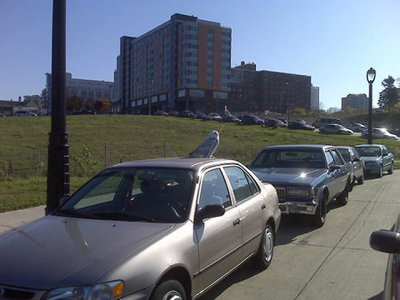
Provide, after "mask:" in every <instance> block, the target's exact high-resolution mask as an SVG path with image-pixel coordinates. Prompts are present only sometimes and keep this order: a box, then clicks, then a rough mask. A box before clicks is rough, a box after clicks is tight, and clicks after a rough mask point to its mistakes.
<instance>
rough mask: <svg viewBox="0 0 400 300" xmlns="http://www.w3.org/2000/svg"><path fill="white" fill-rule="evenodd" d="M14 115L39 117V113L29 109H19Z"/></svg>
mask: <svg viewBox="0 0 400 300" xmlns="http://www.w3.org/2000/svg"><path fill="white" fill-rule="evenodd" d="M14 117H37V114H35V113H34V112H31V111H27V110H19V111H16V112H15V113H14Z"/></svg>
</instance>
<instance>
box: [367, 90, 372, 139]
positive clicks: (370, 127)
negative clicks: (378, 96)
mask: <svg viewBox="0 0 400 300" xmlns="http://www.w3.org/2000/svg"><path fill="white" fill-rule="evenodd" d="M368 144H369V145H371V144H372V82H370V83H369V109H368Z"/></svg>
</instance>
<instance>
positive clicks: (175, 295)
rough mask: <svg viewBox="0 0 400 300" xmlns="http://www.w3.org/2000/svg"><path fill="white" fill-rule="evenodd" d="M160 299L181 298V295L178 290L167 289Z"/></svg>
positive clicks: (180, 299) (176, 299) (171, 299)
mask: <svg viewBox="0 0 400 300" xmlns="http://www.w3.org/2000/svg"><path fill="white" fill-rule="evenodd" d="M162 300H182V295H181V294H180V293H179V292H178V291H169V292H168V293H166V294H165V295H164V297H163V298H162Z"/></svg>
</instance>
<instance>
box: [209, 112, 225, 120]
mask: <svg viewBox="0 0 400 300" xmlns="http://www.w3.org/2000/svg"><path fill="white" fill-rule="evenodd" d="M208 117H209V118H210V120H212V121H218V122H221V121H222V118H221V116H220V115H219V114H217V113H216V112H212V113H209V114H208Z"/></svg>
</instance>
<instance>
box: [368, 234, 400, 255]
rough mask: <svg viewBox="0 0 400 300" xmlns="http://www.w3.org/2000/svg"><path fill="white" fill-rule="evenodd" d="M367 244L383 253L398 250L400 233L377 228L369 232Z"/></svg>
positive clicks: (399, 249) (399, 250)
mask: <svg viewBox="0 0 400 300" xmlns="http://www.w3.org/2000/svg"><path fill="white" fill-rule="evenodd" d="M369 244H370V246H371V248H372V249H375V250H377V251H381V252H385V253H399V252H400V233H398V232H395V231H390V230H379V231H375V232H373V233H372V234H371V236H370V238H369Z"/></svg>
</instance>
